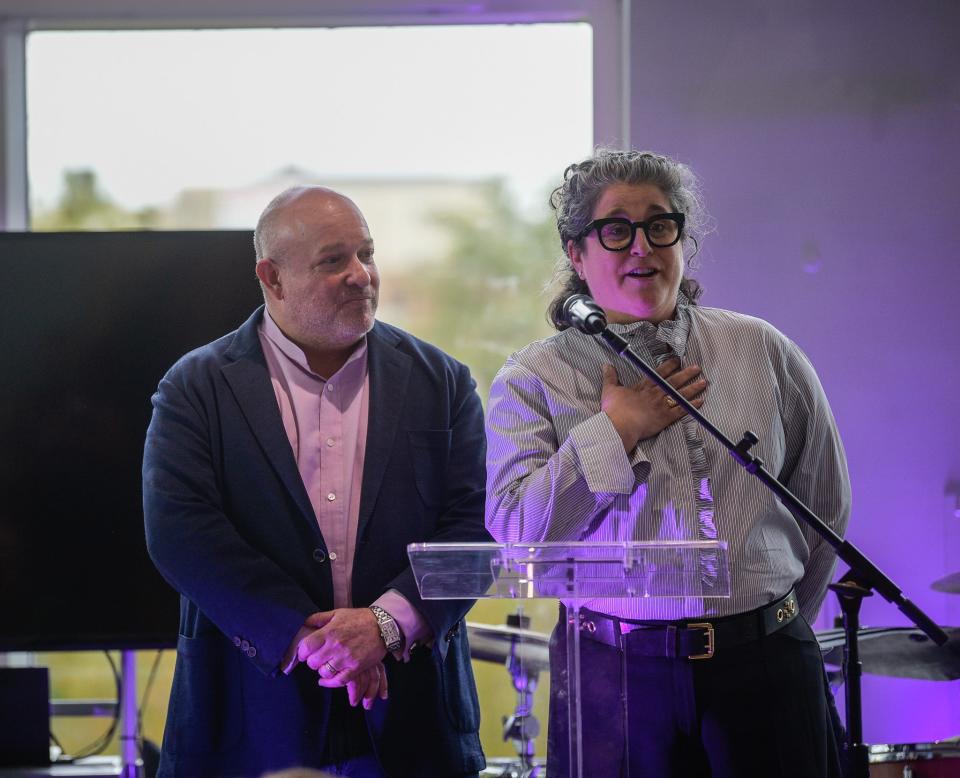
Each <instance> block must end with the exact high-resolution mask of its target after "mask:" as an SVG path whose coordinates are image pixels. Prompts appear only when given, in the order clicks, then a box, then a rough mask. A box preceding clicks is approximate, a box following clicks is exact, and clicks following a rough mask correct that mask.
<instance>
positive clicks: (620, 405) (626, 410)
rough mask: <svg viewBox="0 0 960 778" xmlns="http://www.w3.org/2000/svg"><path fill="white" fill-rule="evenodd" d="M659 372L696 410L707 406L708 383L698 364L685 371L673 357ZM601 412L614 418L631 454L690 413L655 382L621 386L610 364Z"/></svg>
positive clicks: (603, 391)
mask: <svg viewBox="0 0 960 778" xmlns="http://www.w3.org/2000/svg"><path fill="white" fill-rule="evenodd" d="M657 373H658V374H659V375H660V376H661V377H662V378H665V379H666V380H667V381H668V382H669V383H670V385H671V386H672V387H673V388H674V389H677V390H678V391H679V392H680V394H682V395H683V396H684V398H685V399H686V400H688V401H689V402H690V404H691V405H693V406H694V407H695V408H699V407H700V406H701V405H703V400H704V392H706V390H707V385H708V382H707V380H706V379H705V378H704V377H703V376H702V375H701V373H700V367H699V366H698V365H690V366H688V367H685V368H682V369H681V367H680V360H679V359H677V358H676V357H673V358H672V359H668V360H667V361H666V362H664V363H663V364H662V365H660V366H659V367H658V368H657ZM600 409H601V410H602V411H603V412H604V413H606V414H607V416H608V417H609V418H610V421H611V422H612V423H613V426H614V429H616V431H617V434H619V435H620V439H621V440H622V441H623V446H624V448H625V449H626V450H627V451H628V452H629V451H632V450H633V448H634V447H635V446H636V445H637V443H639V442H640V441H641V440H646V439H647V438H652V437H653V436H654V435H656V434H657V433H659V432H661V431H662V430H663V429H665V428H666V427H669V426H670V425H671V424H673V423H674V422H675V421H678V420H679V419H681V418H682V417H683V416H684V415H685V414H686V413H687V411H686V410H685V409H684V407H683V406H682V405H679V404H678V403H677V402H676V401H674V400H673V398H671V397H668V396H667V395H666V394H665V393H664V392H663V390H662V389H660V387H658V386H657V385H656V384H655V383H653V381H650V380H647V379H644V380H641V381H640V382H638V383H636V384H634V385H633V386H623V385H621V384H620V382H619V381H618V380H617V371H616V370H615V369H614V367H613V365H609V364H608V365H604V366H603V387H602V388H601V390H600Z"/></svg>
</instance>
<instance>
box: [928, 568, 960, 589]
mask: <svg viewBox="0 0 960 778" xmlns="http://www.w3.org/2000/svg"><path fill="white" fill-rule="evenodd" d="M930 588H931V589H935V590H936V591H938V592H946V593H947V594H960V573H950V575H945V576H944V577H943V578H939V579H937V580H936V581H934V582H933V583H932V584H930Z"/></svg>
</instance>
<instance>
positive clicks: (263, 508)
mask: <svg viewBox="0 0 960 778" xmlns="http://www.w3.org/2000/svg"><path fill="white" fill-rule="evenodd" d="M254 246H255V250H256V275H257V278H258V280H259V282H260V286H261V288H262V289H263V296H264V306H262V307H261V308H259V309H258V310H257V311H255V312H254V313H253V315H252V316H251V317H250V318H249V319H248V320H247V321H246V322H245V323H244V324H243V325H241V326H240V328H239V329H237V330H236V331H235V332H232V333H230V334H228V335H225V336H224V337H222V338H220V339H219V340H217V341H215V342H213V343H210V344H209V345H207V346H204V347H202V348H200V349H197V350H196V351H193V352H191V353H189V354H187V355H186V356H185V357H183V358H182V359H180V360H179V361H178V362H177V363H176V364H175V365H174V366H173V367H172V368H171V369H170V371H169V372H168V373H167V375H166V376H165V377H164V378H163V380H162V381H161V383H160V386H159V388H158V389H157V393H156V394H155V395H154V397H153V407H154V411H153V418H152V421H151V423H150V428H149V430H148V432H147V440H146V446H145V452H144V463H143V500H144V517H145V522H146V537H147V546H148V549H149V551H150V555H151V558H152V559H153V561H154V563H155V564H156V565H157V568H158V569H159V570H160V572H161V573H162V574H163V575H164V577H165V578H166V579H167V580H168V581H169V582H170V583H171V584H172V585H173V586H174V587H175V588H176V589H177V591H179V592H180V594H181V616H180V636H179V639H178V645H177V664H176V671H175V674H174V680H173V688H172V690H171V694H170V706H169V710H168V716H167V725H166V730H165V732H164V738H163V749H162V756H161V762H160V771H159V775H160V777H161V778H165V777H166V776H185V777H186V776H189V778H197V777H198V776H257V775H260V774H262V773H263V772H265V771H268V770H282V769H286V768H292V767H313V768H320V769H323V770H326V771H328V772H330V773H332V774H334V775H350V776H363V777H364V778H366V777H367V776H369V777H370V778H379V777H380V776H389V777H390V778H393V777H396V778H406V777H407V776H410V777H411V778H414V777H421V776H422V777H423V778H427V777H428V776H429V777H430V778H436V777H437V776H465V775H476V774H477V772H478V771H479V770H480V769H482V768H483V765H484V760H483V755H482V753H481V750H480V741H479V737H478V733H477V730H478V727H479V718H480V716H479V706H478V702H477V695H476V687H475V685H474V681H473V676H472V673H471V668H470V652H469V646H468V645H467V636H466V630H465V628H464V626H463V618H464V615H465V613H466V611H467V609H468V608H469V607H470V605H471V603H470V602H468V601H461V600H422V599H420V596H419V592H418V590H417V587H416V584H415V582H414V579H413V576H412V573H411V570H410V567H409V560H408V558H407V554H406V546H407V544H408V543H413V542H427V541H448V542H457V541H460V542H470V541H488V540H490V538H489V536H488V535H487V533H486V530H485V529H484V526H483V504H484V487H483V484H484V477H485V474H484V453H485V448H484V433H483V422H482V411H481V406H480V400H479V398H478V397H477V394H476V391H475V385H474V382H473V380H472V378H471V377H470V373H469V371H468V369H467V368H466V367H465V366H464V365H462V364H460V363H459V362H457V361H456V360H454V359H452V358H451V357H449V356H447V355H446V354H444V353H443V352H442V351H440V350H439V349H437V348H435V347H434V346H431V345H429V344H427V343H424V342H423V341H420V340H418V339H416V338H414V337H412V336H411V335H409V334H407V333H405V332H403V331H401V330H399V329H397V328H395V327H391V326H389V325H387V324H384V323H382V322H378V321H376V319H375V316H376V311H377V298H378V292H379V286H380V279H379V275H378V272H377V266H376V263H375V261H374V246H373V240H372V238H371V236H370V231H369V229H368V227H367V224H366V221H365V220H364V218H363V215H362V214H361V213H360V211H359V209H358V208H357V206H356V205H355V204H354V203H353V202H352V201H350V200H349V199H348V198H346V197H344V196H342V195H340V194H338V193H336V192H334V191H332V190H329V189H324V188H321V187H310V188H296V189H291V190H288V191H286V192H283V193H282V194H280V195H279V196H278V197H276V198H275V199H274V200H273V201H272V202H271V203H270V204H269V205H268V206H267V208H266V209H265V210H264V212H263V214H262V216H261V217H260V220H259V222H258V224H257V229H256V231H255V233H254Z"/></svg>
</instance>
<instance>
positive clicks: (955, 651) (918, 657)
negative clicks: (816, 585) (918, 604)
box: [817, 627, 960, 681]
mask: <svg viewBox="0 0 960 778" xmlns="http://www.w3.org/2000/svg"><path fill="white" fill-rule="evenodd" d="M944 632H946V633H947V636H948V640H947V642H946V643H944V644H943V645H942V646H938V645H937V644H936V643H934V642H933V641H932V640H930V638H928V637H927V636H926V635H925V634H924V633H923V632H921V631H920V630H919V629H915V628H913V627H880V628H877V627H872V628H864V629H861V630H860V633H859V639H858V643H859V646H860V661H861V662H862V663H863V672H865V673H870V674H872V675H886V676H891V677H894V678H916V679H919V680H924V681H954V680H956V679H957V678H960V629H958V628H957V627H944ZM817 642H819V643H820V651H821V652H822V653H823V661H824V663H825V664H828V665H834V666H840V665H841V664H842V663H843V643H844V633H843V630H842V629H831V630H826V631H825V632H818V633H817Z"/></svg>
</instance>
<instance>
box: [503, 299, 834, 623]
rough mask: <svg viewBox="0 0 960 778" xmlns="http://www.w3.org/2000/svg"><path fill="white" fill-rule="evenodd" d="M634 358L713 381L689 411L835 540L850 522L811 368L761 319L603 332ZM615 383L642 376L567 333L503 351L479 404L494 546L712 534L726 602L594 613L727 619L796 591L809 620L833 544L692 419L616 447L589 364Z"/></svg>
mask: <svg viewBox="0 0 960 778" xmlns="http://www.w3.org/2000/svg"><path fill="white" fill-rule="evenodd" d="M611 329H613V330H614V331H615V332H617V333H618V334H620V335H621V336H622V337H624V338H625V339H626V340H627V341H628V342H629V343H630V345H631V346H632V347H633V349H634V350H635V351H636V352H637V353H638V354H639V355H640V356H641V357H643V358H644V359H645V360H647V361H648V362H651V363H653V364H660V363H661V362H663V361H664V360H666V359H668V358H670V357H671V356H674V355H675V356H678V357H680V359H681V364H682V365H683V366H686V365H692V364H696V365H699V366H700V367H701V368H702V370H703V375H704V376H705V377H706V378H707V379H708V380H709V382H710V386H709V388H708V389H707V392H706V395H705V398H706V399H705V402H704V405H703V408H702V409H701V410H702V412H703V413H704V415H705V416H706V417H707V418H708V419H710V420H711V421H712V422H713V423H714V424H715V425H716V426H717V427H718V428H719V429H720V430H721V431H722V432H724V433H725V434H726V435H727V436H728V437H730V438H732V439H733V440H734V441H737V440H739V439H740V437H741V436H742V434H743V432H744V431H745V430H747V429H749V430H752V431H753V432H755V433H757V435H758V436H759V438H760V442H759V443H758V444H757V445H756V446H754V447H753V449H751V453H752V454H754V455H755V456H758V457H760V458H761V459H762V460H763V461H764V463H765V465H766V467H767V469H768V470H769V471H770V472H771V473H773V474H774V475H776V476H777V477H778V478H779V479H780V480H781V481H782V482H783V483H784V484H786V485H787V487H788V488H789V489H790V490H791V491H792V492H793V493H794V494H795V495H797V497H799V498H800V499H801V500H803V501H804V502H805V503H806V504H807V505H808V506H809V507H810V508H811V509H812V510H813V512H814V513H816V514H817V515H818V516H819V517H820V518H821V519H823V520H824V521H825V522H826V523H827V524H828V525H830V527H831V528H832V529H833V530H834V531H835V532H837V533H838V534H840V535H842V534H843V533H844V531H845V529H846V526H847V522H848V519H849V515H850V485H849V478H848V475H847V465H846V459H845V457H844V453H843V447H842V444H841V442H840V438H839V436H838V434H837V429H836V425H835V423H834V419H833V415H832V413H831V411H830V407H829V405H828V403H827V399H826V397H825V395H824V393H823V389H822V387H821V385H820V381H819V380H818V378H817V375H816V373H815V372H814V370H813V367H812V366H811V365H810V363H809V362H808V361H807V359H806V357H805V356H804V354H803V353H802V352H801V351H800V349H799V348H798V347H797V346H796V345H795V344H794V343H792V342H791V341H790V340H789V339H787V338H786V337H785V336H784V335H783V334H781V333H780V332H779V331H778V330H776V329H775V328H774V327H773V326H771V325H770V324H768V323H766V322H764V321H762V320H760V319H756V318H753V317H750V316H744V315H742V314H737V313H733V312H730V311H724V310H720V309H716V308H704V307H701V306H695V305H689V304H687V303H686V301H685V299H684V298H682V297H681V301H680V304H679V305H678V307H677V315H676V317H675V318H674V319H672V320H668V321H664V322H662V323H661V324H660V325H658V326H656V325H653V324H651V323H649V322H636V323H633V324H626V325H618V324H612V325H611ZM606 362H609V363H611V364H613V365H615V367H616V370H617V375H618V377H619V379H620V382H621V383H623V384H625V385H631V384H634V383H636V382H637V381H639V380H640V379H641V378H642V374H641V373H640V371H639V370H637V369H636V368H635V367H634V366H633V365H631V364H629V363H627V362H625V361H624V360H622V359H620V358H619V357H618V356H617V355H616V354H614V353H613V352H612V351H611V350H610V349H609V348H608V347H607V346H606V345H605V344H604V343H603V342H602V341H601V340H600V339H599V336H589V335H585V334H583V333H581V332H578V331H576V330H573V329H569V330H564V331H563V332H560V333H558V334H556V335H553V336H552V337H549V338H547V339H545V340H541V341H537V342H534V343H532V344H530V345H529V346H527V347H526V348H524V349H522V350H521V351H519V352H517V353H516V354H514V355H513V356H511V357H510V358H509V359H508V360H507V363H506V364H505V365H504V366H503V368H501V370H500V372H499V373H498V374H497V376H496V378H495V379H494V382H493V386H492V387H491V390H490V401H489V403H488V407H487V422H486V423H487V509H486V511H487V512H486V522H487V528H488V529H489V530H490V532H491V534H492V535H493V537H494V538H496V539H497V540H498V541H500V542H544V541H561V542H570V541H625V540H636V541H670V540H674V541H675V540H714V539H718V540H723V541H726V542H727V544H728V560H729V566H730V588H731V596H730V597H729V598H711V599H694V598H676V599H667V598H648V599H606V598H604V599H594V600H590V601H586V602H584V603H582V604H583V605H584V606H586V607H588V608H591V609H592V610H596V611H600V612H603V613H608V614H611V615H616V616H620V617H622V618H633V619H687V618H691V617H703V616H725V615H730V614H735V613H742V612H744V611H748V610H752V609H753V608H757V607H760V606H762V605H765V604H767V603H769V602H771V601H773V600H775V599H776V598H778V597H780V596H782V595H783V594H785V593H786V592H787V591H788V590H789V589H790V587H791V586H793V585H796V586H797V597H798V599H799V602H800V608H801V612H802V613H803V615H804V616H805V617H806V619H807V620H808V621H811V622H812V621H813V619H814V618H815V617H816V614H817V612H818V610H819V609H820V605H821V603H822V601H823V598H824V595H825V593H826V587H827V584H828V583H829V582H830V578H831V576H832V574H833V569H834V565H835V556H834V554H833V550H832V549H831V548H830V546H829V545H828V544H827V543H825V542H823V541H822V540H821V539H820V538H819V536H818V535H816V534H815V533H814V532H813V531H812V530H810V529H809V528H807V527H806V526H805V525H804V526H801V525H800V524H799V523H798V521H797V520H796V519H795V518H794V517H793V516H792V515H791V514H790V513H789V512H788V511H787V510H786V508H784V507H783V505H782V504H781V503H780V502H779V501H778V500H777V499H776V498H775V497H774V496H773V495H772V494H771V493H770V492H769V491H768V490H767V489H766V488H765V487H764V486H763V485H762V484H761V483H760V482H759V481H757V480H756V479H755V478H754V477H753V476H751V475H750V474H748V473H746V472H744V471H743V468H742V467H741V466H740V465H739V464H738V463H737V462H736V461H735V460H734V459H733V458H732V457H731V456H730V454H729V453H728V452H727V451H726V449H724V448H723V447H722V446H721V445H720V444H719V443H717V442H716V441H715V440H714V439H713V438H712V437H711V436H710V435H709V433H706V432H704V431H703V430H702V429H701V428H700V427H699V426H698V425H697V424H696V422H695V421H694V420H693V419H691V418H690V417H689V416H684V417H683V418H682V419H681V420H680V421H678V422H676V423H674V424H672V425H670V426H669V427H667V428H666V429H664V430H663V431H662V432H660V433H659V434H657V435H655V436H654V437H652V438H648V439H646V440H642V441H640V442H639V443H638V444H637V446H636V447H635V448H634V450H633V451H631V452H629V453H627V452H625V451H624V448H623V443H622V442H621V439H620V437H619V435H618V434H617V432H616V431H615V429H614V427H613V424H612V423H611V422H610V419H609V418H608V417H607V415H606V414H605V413H603V412H602V411H601V410H600V389H601V385H602V378H601V367H602V365H603V364H604V363H606Z"/></svg>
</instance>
